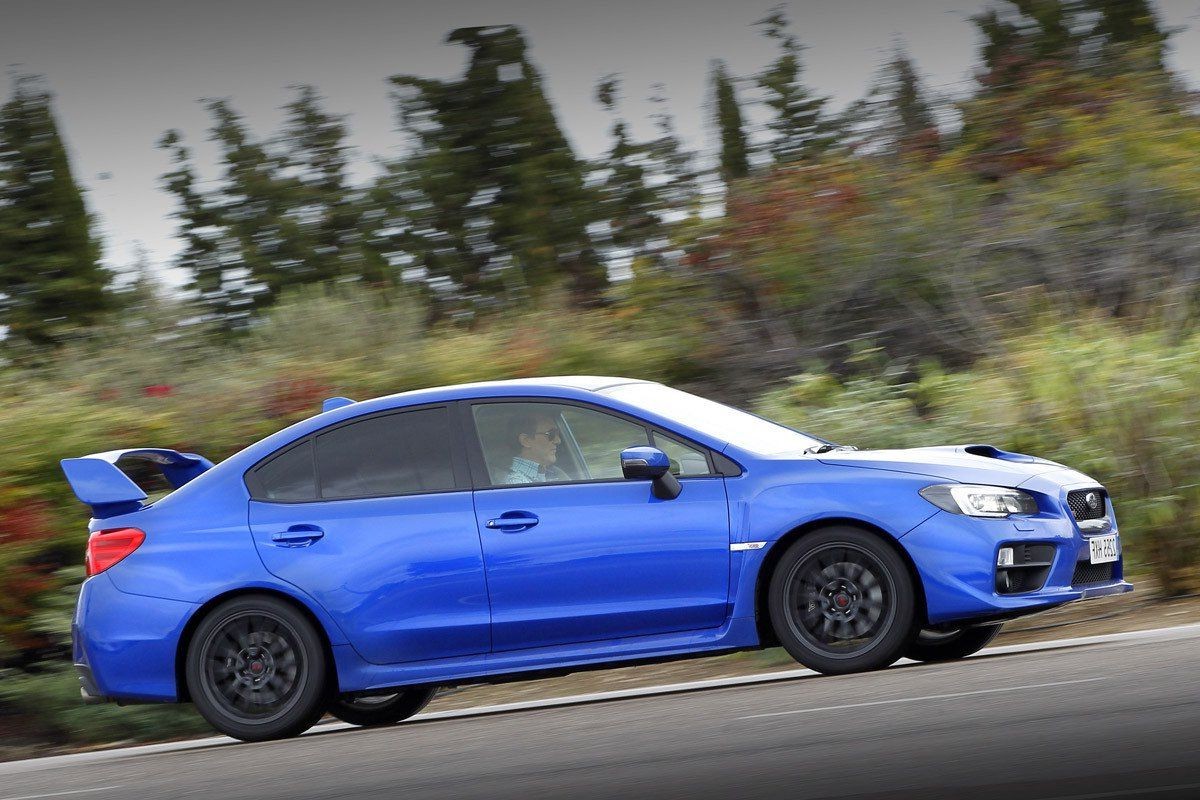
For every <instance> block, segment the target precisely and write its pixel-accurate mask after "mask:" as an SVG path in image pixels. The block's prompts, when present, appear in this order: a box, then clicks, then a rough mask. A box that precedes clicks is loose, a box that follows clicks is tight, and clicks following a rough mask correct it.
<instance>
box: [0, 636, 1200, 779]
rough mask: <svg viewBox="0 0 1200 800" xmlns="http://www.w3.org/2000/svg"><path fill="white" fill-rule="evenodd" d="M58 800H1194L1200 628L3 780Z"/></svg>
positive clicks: (20, 770) (38, 768)
mask: <svg viewBox="0 0 1200 800" xmlns="http://www.w3.org/2000/svg"><path fill="white" fill-rule="evenodd" d="M3 767H5V765H0V768H3ZM48 797H66V798H72V800H150V799H151V798H153V799H155V800H158V799H159V798H161V799H162V800H192V799H193V798H194V799H195V800H201V799H203V800H215V799H217V798H219V799H220V800H302V799H304V798H345V799H346V800H350V799H351V798H353V799H355V800H357V799H359V798H361V799H362V800H368V798H369V799H370V800H381V799H384V798H393V797H394V798H446V799H447V800H470V799H472V798H487V799H488V800H508V798H514V799H515V798H521V799H522V800H536V799H537V798H564V799H568V798H569V800H590V798H629V799H630V800H638V799H639V798H680V799H681V800H682V799H683V798H687V800H703V799H704V798H737V799H738V800H743V799H744V798H758V797H763V798H776V797H778V798H803V799H804V800H817V799H818V798H843V799H851V798H852V799H853V800H901V798H916V799H919V800H943V799H945V800H950V799H951V798H953V799H954V800H960V799H962V800H991V799H992V798H997V799H999V798H1003V799H1004V800H1013V799H1014V798H1019V800H1049V799H1050V798H1054V799H1055V800H1066V799H1067V798H1070V800H1085V798H1087V799H1089V800H1090V799H1091V798H1095V799H1096V800H1100V798H1143V797H1144V798H1148V799H1149V798H1153V800H1182V798H1187V799H1188V800H1195V798H1200V626H1192V627H1190V628H1186V629H1180V630H1179V631H1177V632H1174V633H1171V634H1169V635H1163V636H1161V637H1158V638H1149V639H1129V640H1120V641H1110V642H1105V643H1103V644H1095V645H1089V646H1082V647H1070V648H1064V649H1048V650H1042V651H1036V652H1020V653H1007V654H1000V655H988V654H986V651H985V653H984V654H982V655H980V656H977V657H975V658H971V659H967V660H965V661H961V662H957V663H952V664H929V665H908V666H897V667H893V668H891V669H888V670H884V671H881V672H875V673H869V674H862V675H850V676H841V677H816V676H811V677H802V678H797V679H794V680H786V681H776V682H772V683H766V684H758V685H750V686H739V687H733V688H722V689H711V690H705V691H694V692H688V693H680V694H667V695H661V696H652V697H638V698H630V699H623V700H616V701H611V702H600V703H590V704H583V705H574V706H568V707H558V708H541V709H534V710H526V711H520V712H514V713H505V714H495V715H489V716H479V717H468V718H456V719H440V720H439V719H432V720H427V721H413V722H409V723H406V724H402V725H398V726H395V727H392V728H386V729H375V730H357V729H354V730H337V731H331V732H324V733H317V734H313V735H309V736H305V737H301V738H299V739H293V740H289V741H284V742H268V743H260V744H249V745H247V744H235V745H223V746H211V747H204V748H199V749H192V750H186V751H181V752H161V753H154V754H150V755H133V756H120V755H114V756H113V757H111V758H110V757H104V758H103V759H101V760H96V761H82V762H78V763H75V762H71V761H69V760H67V761H63V760H61V759H56V760H50V761H47V762H46V763H45V765H44V766H42V765H39V764H37V763H31V762H24V763H22V764H14V765H11V766H9V768H8V769H0V800H33V798H48Z"/></svg>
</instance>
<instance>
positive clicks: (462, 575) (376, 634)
mask: <svg viewBox="0 0 1200 800" xmlns="http://www.w3.org/2000/svg"><path fill="white" fill-rule="evenodd" d="M303 525H311V526H317V527H320V528H321V529H322V530H323V534H324V535H323V536H322V537H321V539H319V540H318V541H316V542H313V543H312V544H310V545H306V546H287V545H286V544H284V545H282V546H281V544H280V543H278V542H275V541H273V539H272V537H273V536H274V535H276V534H278V533H279V532H282V531H286V530H288V529H289V528H293V527H297V526H303ZM250 528H251V530H252V531H253V533H254V541H255V544H256V545H257V547H258V554H259V556H260V557H261V559H262V563H263V564H264V565H265V566H266V568H267V570H268V571H269V572H270V573H271V574H273V575H275V576H277V577H278V578H279V579H281V580H284V581H287V582H288V583H290V584H292V585H295V586H303V587H304V588H305V589H306V590H307V592H308V594H309V595H310V596H311V597H312V598H313V600H314V601H315V602H316V603H317V604H318V605H320V606H321V607H322V608H324V609H326V610H328V611H329V613H330V615H332V616H333V617H334V619H335V620H336V621H337V624H338V627H339V628H340V629H341V630H343V631H344V632H345V633H346V636H347V637H348V640H349V641H350V643H351V644H353V645H354V648H355V649H356V650H357V652H358V653H359V654H361V655H362V657H363V658H364V659H365V660H366V661H368V662H371V663H374V664H395V663H399V662H402V661H425V660H428V659H432V658H438V657H444V658H450V657H455V656H465V655H473V654H482V653H486V652H488V651H489V650H490V649H491V627H490V626H491V615H490V612H489V609H488V590H487V584H486V583H485V581H484V573H483V555H482V553H481V551H480V543H479V536H478V535H477V534H476V533H475V508H474V503H473V502H472V499H471V492H469V491H466V492H445V493H440V494H430V495H414V496H409V497H374V498H367V499H360V500H335V501H328V502H316V503H265V502H261V501H257V500H251V501H250Z"/></svg>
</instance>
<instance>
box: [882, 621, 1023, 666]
mask: <svg viewBox="0 0 1200 800" xmlns="http://www.w3.org/2000/svg"><path fill="white" fill-rule="evenodd" d="M1000 627H1001V626H999V625H980V626H978V627H975V628H959V629H958V630H955V631H945V632H942V631H934V630H929V629H927V628H923V629H921V630H919V631H917V632H916V634H915V635H914V636H913V637H912V639H911V640H909V643H908V645H907V646H906V647H905V648H904V657H905V658H911V659H912V660H913V661H954V660H955V659H959V658H966V657H967V656H969V655H971V654H972V653H978V652H979V651H980V650H982V649H983V648H985V647H987V646H988V643H989V642H991V641H992V639H995V638H996V635H997V634H999V633H1000Z"/></svg>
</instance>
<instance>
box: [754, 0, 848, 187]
mask: <svg viewBox="0 0 1200 800" xmlns="http://www.w3.org/2000/svg"><path fill="white" fill-rule="evenodd" d="M757 25H758V26H759V27H761V28H762V29H763V34H764V35H765V36H766V37H767V38H768V39H771V40H772V41H774V42H776V43H777V44H778V46H779V49H780V54H779V57H778V58H776V59H775V61H773V62H772V63H771V64H770V65H769V66H768V67H767V68H766V69H765V70H763V71H762V72H761V73H759V75H758V85H759V87H760V88H762V90H763V92H764V94H765V99H764V101H763V102H764V103H765V104H766V106H767V107H768V108H769V109H771V111H772V113H773V116H774V118H773V119H772V120H771V122H769V123H768V127H769V128H770V129H771V130H772V131H773V132H774V134H775V137H774V139H773V140H772V141H771V143H770V144H769V145H768V149H769V151H770V153H771V155H772V156H773V157H774V160H775V163H776V164H781V165H786V164H792V163H795V162H798V161H803V160H806V159H809V158H812V157H814V156H817V155H819V154H820V153H822V152H824V151H825V150H826V149H827V148H828V147H829V146H830V145H831V144H832V143H833V142H834V141H835V140H836V138H837V137H836V135H835V133H834V131H833V130H832V128H831V126H830V123H829V121H828V120H826V119H825V117H824V108H825V104H826V103H827V102H828V100H829V98H827V97H819V96H816V95H814V94H813V93H812V92H811V91H810V90H809V89H808V88H807V87H806V86H805V85H804V84H803V83H802V82H801V79H800V78H801V73H802V71H803V67H802V65H801V61H800V54H801V52H802V50H803V48H802V47H801V46H800V43H799V42H798V41H797V40H796V37H795V36H793V35H792V34H791V33H790V32H789V31H788V20H787V17H786V16H785V15H784V13H783V7H782V6H779V7H776V8H775V9H774V10H773V11H772V12H771V13H770V14H769V15H767V16H766V17H764V18H763V19H761V20H759V21H758V23H757Z"/></svg>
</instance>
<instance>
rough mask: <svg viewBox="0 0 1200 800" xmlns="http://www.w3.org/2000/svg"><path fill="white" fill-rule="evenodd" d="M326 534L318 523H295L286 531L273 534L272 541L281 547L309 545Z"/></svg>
mask: <svg viewBox="0 0 1200 800" xmlns="http://www.w3.org/2000/svg"><path fill="white" fill-rule="evenodd" d="M324 535H325V531H323V530H321V529H320V528H319V527H317V526H316V525H293V526H292V527H290V528H288V529H287V530H286V531H279V532H278V533H273V534H271V541H272V542H275V544H277V545H279V546H280V547H308V546H309V545H310V544H312V543H313V542H315V541H317V540H318V539H320V538H321V537H322V536H324Z"/></svg>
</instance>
